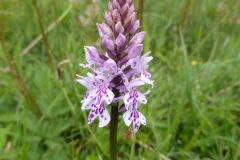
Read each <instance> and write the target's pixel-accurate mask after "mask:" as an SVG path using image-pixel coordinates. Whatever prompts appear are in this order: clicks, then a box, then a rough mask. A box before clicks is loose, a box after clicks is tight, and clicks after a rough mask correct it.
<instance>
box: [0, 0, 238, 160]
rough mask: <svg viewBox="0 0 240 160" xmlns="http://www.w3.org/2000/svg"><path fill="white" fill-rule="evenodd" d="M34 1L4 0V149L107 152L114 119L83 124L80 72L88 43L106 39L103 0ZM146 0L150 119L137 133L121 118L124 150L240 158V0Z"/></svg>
mask: <svg viewBox="0 0 240 160" xmlns="http://www.w3.org/2000/svg"><path fill="white" fill-rule="evenodd" d="M34 1H35V0H22V1H19V0H0V40H1V47H0V95H1V96H0V159H3V160H14V159H18V160H41V159H42V160H55V159H56V160H78V159H86V160H95V159H96V160H97V159H99V160H101V159H104V160H105V159H108V158H109V157H108V145H109V144H108V127H106V128H104V129H99V128H97V123H94V124H92V125H90V126H89V125H88V124H87V120H86V117H87V113H86V112H85V113H83V112H82V111H81V110H80V106H81V104H80V100H81V98H82V97H83V94H84V88H83V87H81V86H79V85H77V84H76V82H75V74H76V73H78V74H84V73H86V71H85V70H84V71H83V70H82V69H81V68H80V67H79V65H78V64H79V63H84V61H85V60H84V59H85V58H84V51H83V46H84V45H97V46H98V47H100V43H99V39H98V34H97V32H96V23H99V22H101V21H102V19H103V13H104V10H105V9H106V6H107V5H106V2H107V1H103V0H102V1H100V0H99V1H96V0H95V1H93V2H92V1H90V0H71V1H66V0H41V1H40V0H38V1H36V2H37V7H38V11H37V9H36V6H34V3H33V2H34ZM136 4H137V1H136ZM144 7H145V8H144V16H143V29H144V30H146V32H147V33H148V34H147V36H146V40H145V44H144V45H145V48H144V50H145V51H148V50H151V51H152V54H153V56H154V57H155V59H154V60H153V62H152V63H151V68H150V70H151V72H152V73H153V76H154V79H155V81H156V84H155V87H154V89H153V92H152V93H151V94H150V95H149V96H148V104H147V105H145V106H143V107H141V109H142V112H143V113H144V114H145V116H146V117H147V121H148V124H147V126H145V127H141V129H140V131H139V132H138V133H137V134H136V137H135V138H133V136H132V131H131V130H129V129H128V128H127V127H126V126H125V125H124V124H123V121H120V123H119V132H118V150H119V159H129V157H132V159H136V160H138V159H142V160H149V159H151V160H152V159H153V160H155V159H156V160H168V159H172V160H239V159H240V134H239V133H240V69H239V68H240V46H239V44H240V36H239V35H240V12H239V10H240V1H239V0H211V1H209V0H194V1H192V0H181V1H177V0H162V1H160V0H146V1H145V6H144ZM38 15H40V20H39V17H38ZM40 24H42V26H43V28H44V29H45V31H47V32H46V33H45V34H46V39H45V40H43V39H42V35H41V28H40ZM39 37H40V38H39ZM46 41H47V43H48V46H46ZM48 52H49V53H50V54H51V55H52V57H53V59H52V62H50V61H49V57H48V54H47V53H48ZM131 151H132V152H131ZM130 154H133V156H130Z"/></svg>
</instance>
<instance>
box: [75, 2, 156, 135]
mask: <svg viewBox="0 0 240 160" xmlns="http://www.w3.org/2000/svg"><path fill="white" fill-rule="evenodd" d="M104 19H105V22H103V23H101V24H97V29H98V33H99V35H100V38H101V42H102V46H103V48H104V52H103V51H101V50H98V49H97V48H95V47H93V46H86V47H85V55H86V60H87V64H80V66H82V67H84V68H88V69H90V70H91V73H88V74H87V76H86V77H83V76H77V82H79V83H80V84H82V85H83V86H84V87H86V89H87V91H86V94H85V96H84V99H83V100H82V102H81V103H82V110H90V113H89V116H88V123H92V122H93V121H94V120H95V119H96V118H97V117H98V118H99V127H104V126H106V125H107V124H108V123H109V122H110V121H111V117H110V114H109V112H108V106H109V105H110V104H119V103H122V105H121V106H122V107H121V108H119V112H120V111H121V112H124V113H123V120H124V122H125V124H126V125H127V126H130V125H131V124H132V125H133V130H134V131H135V132H137V131H138V129H139V128H140V125H141V124H142V125H146V118H145V116H144V115H143V114H142V113H141V112H140V107H139V106H140V104H146V103H147V99H146V94H147V93H142V92H140V91H139V87H141V86H142V85H144V84H149V85H152V86H153V83H154V81H153V80H152V78H151V74H150V73H149V72H148V71H147V69H148V63H149V62H150V61H151V60H152V59H153V57H152V56H150V53H147V54H145V55H141V53H142V51H143V44H142V42H143V40H144V36H145V32H140V31H139V30H140V22H139V20H137V18H136V12H135V9H134V5H133V2H132V0H111V1H109V3H108V11H106V12H105V14H104Z"/></svg>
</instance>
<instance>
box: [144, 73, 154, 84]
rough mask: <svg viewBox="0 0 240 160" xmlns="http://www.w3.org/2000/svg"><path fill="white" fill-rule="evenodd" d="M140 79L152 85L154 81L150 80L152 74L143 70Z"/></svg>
mask: <svg viewBox="0 0 240 160" xmlns="http://www.w3.org/2000/svg"><path fill="white" fill-rule="evenodd" d="M141 79H142V81H143V82H145V83H147V84H151V85H152V86H153V83H154V81H153V80H152V76H151V74H150V73H149V72H147V71H144V72H142V73H141Z"/></svg>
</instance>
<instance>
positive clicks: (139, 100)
mask: <svg viewBox="0 0 240 160" xmlns="http://www.w3.org/2000/svg"><path fill="white" fill-rule="evenodd" d="M137 94H138V102H140V103H142V104H146V103H147V99H146V96H145V95H144V94H142V93H141V92H137Z"/></svg>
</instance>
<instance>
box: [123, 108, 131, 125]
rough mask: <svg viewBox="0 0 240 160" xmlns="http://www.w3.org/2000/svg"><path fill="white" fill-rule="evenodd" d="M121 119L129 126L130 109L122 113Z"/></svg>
mask: <svg viewBox="0 0 240 160" xmlns="http://www.w3.org/2000/svg"><path fill="white" fill-rule="evenodd" d="M123 120H124V122H125V124H126V126H128V127H129V126H130V125H131V123H132V113H131V112H130V111H126V112H125V113H124V114H123Z"/></svg>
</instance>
